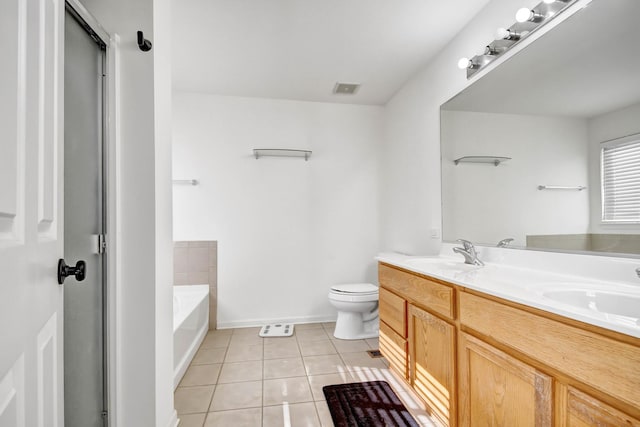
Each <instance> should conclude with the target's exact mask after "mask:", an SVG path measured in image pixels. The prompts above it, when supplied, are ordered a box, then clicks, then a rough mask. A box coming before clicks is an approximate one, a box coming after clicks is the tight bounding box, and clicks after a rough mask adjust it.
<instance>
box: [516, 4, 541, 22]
mask: <svg viewBox="0 0 640 427" xmlns="http://www.w3.org/2000/svg"><path fill="white" fill-rule="evenodd" d="M543 20H544V16H543V15H540V14H539V13H536V11H535V10H531V9H529V8H526V7H523V8H522V9H518V11H517V12H516V21H518V22H527V21H530V22H535V23H538V22H542V21H543Z"/></svg>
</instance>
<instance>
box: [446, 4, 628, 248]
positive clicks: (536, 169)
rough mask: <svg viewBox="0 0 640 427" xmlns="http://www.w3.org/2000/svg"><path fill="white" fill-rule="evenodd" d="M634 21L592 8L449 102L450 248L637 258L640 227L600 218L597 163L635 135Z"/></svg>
mask: <svg viewBox="0 0 640 427" xmlns="http://www.w3.org/2000/svg"><path fill="white" fill-rule="evenodd" d="M638 19H640V1H637V0H593V1H592V2H590V3H589V4H588V6H587V7H585V8H583V9H581V10H579V11H577V12H576V13H575V14H574V15H573V16H571V17H569V18H568V19H566V20H565V21H564V22H562V23H561V24H559V25H557V26H556V27H555V28H553V29H552V30H550V31H549V32H547V33H546V34H544V35H543V36H541V37H540V38H539V39H538V40H536V41H534V42H533V43H531V44H530V45H529V46H527V47H526V48H524V49H523V50H522V51H520V52H518V53H517V54H515V55H514V56H513V57H512V58H510V59H508V60H507V61H505V62H504V63H502V64H500V65H498V66H496V68H495V69H493V70H492V71H490V72H489V73H487V74H486V75H484V76H482V77H481V78H479V79H478V80H477V81H475V82H474V83H473V84H471V85H470V86H468V87H467V88H466V89H465V90H464V91H462V92H461V93H459V94H458V95H456V96H455V97H454V98H452V99H451V100H449V101H448V102H447V103H445V104H444V105H442V107H441V161H442V169H441V170H442V203H443V206H442V216H443V224H442V226H443V239H444V240H445V241H454V240H456V239H459V238H464V239H467V240H471V241H473V242H474V243H478V244H482V245H491V246H496V245H497V244H498V242H500V241H501V240H503V239H513V241H510V242H509V243H508V246H507V247H515V248H527V249H538V250H550V251H565V252H567V251H568V252H585V251H588V252H591V253H601V254H606V255H611V254H612V253H616V254H625V255H628V256H640V255H639V254H640V223H639V222H637V220H636V221H635V222H634V221H626V222H625V221H622V222H620V221H617V222H616V221H613V222H607V221H603V219H602V204H601V203H602V202H601V200H602V196H601V192H602V191H601V186H602V184H601V159H600V156H601V148H602V147H603V144H602V143H603V142H606V141H612V140H618V139H620V138H623V137H628V136H629V135H636V134H640V25H638V22H637V21H638ZM489 41H490V40H479V41H478V42H479V43H480V44H482V43H488V42H489ZM634 138H636V137H634V136H632V137H631V139H634ZM637 139H639V140H640V135H639V136H638V137H637ZM628 140H629V138H627V139H626V140H623V141H628ZM611 144H612V143H609V145H611ZM613 144H615V142H614V143H613ZM474 156H477V157H474ZM501 158H502V159H501ZM456 160H457V161H456ZM629 162H632V163H633V162H635V163H636V164H637V162H640V158H631V159H629ZM639 167H640V166H639ZM637 196H638V198H640V194H638V195H637ZM614 201H615V200H608V202H607V203H612V202H614Z"/></svg>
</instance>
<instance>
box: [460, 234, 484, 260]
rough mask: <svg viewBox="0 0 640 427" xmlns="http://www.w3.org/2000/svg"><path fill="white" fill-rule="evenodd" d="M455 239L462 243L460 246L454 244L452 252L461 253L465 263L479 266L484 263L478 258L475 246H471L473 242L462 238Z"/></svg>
mask: <svg viewBox="0 0 640 427" xmlns="http://www.w3.org/2000/svg"><path fill="white" fill-rule="evenodd" d="M457 241H458V242H460V243H462V247H458V246H456V247H455V248H453V252H455V253H457V254H460V255H462V256H463V257H464V262H465V264H472V265H479V266H483V265H484V262H482V261H480V260H479V259H478V253H477V252H476V248H475V247H474V246H473V243H471V242H470V241H468V240H464V239H458V240H457Z"/></svg>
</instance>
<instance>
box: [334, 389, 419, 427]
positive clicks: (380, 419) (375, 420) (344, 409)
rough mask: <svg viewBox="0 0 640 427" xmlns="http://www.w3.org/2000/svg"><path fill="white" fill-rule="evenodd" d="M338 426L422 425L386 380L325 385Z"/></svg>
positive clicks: (417, 426)
mask: <svg viewBox="0 0 640 427" xmlns="http://www.w3.org/2000/svg"><path fill="white" fill-rule="evenodd" d="M322 391H323V392H324V396H325V397H326V398H327V404H328V405H329V411H330V412H331V418H332V419H333V423H334V424H335V427H419V425H418V423H416V421H415V420H414V419H413V417H412V416H411V414H409V411H408V410H407V408H405V406H404V405H403V404H402V402H401V401H400V399H398V396H396V394H395V393H394V392H393V390H391V387H390V386H389V384H388V383H387V382H386V381H367V382H363V383H350V384H336V385H327V386H324V387H322Z"/></svg>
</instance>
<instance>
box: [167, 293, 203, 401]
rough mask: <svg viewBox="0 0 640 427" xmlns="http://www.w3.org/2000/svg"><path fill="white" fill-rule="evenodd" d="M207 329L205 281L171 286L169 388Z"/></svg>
mask: <svg viewBox="0 0 640 427" xmlns="http://www.w3.org/2000/svg"><path fill="white" fill-rule="evenodd" d="M208 330H209V285H190V286H174V287H173V388H174V389H175V388H176V387H177V386H178V383H179V382H180V380H181V379H182V376H183V375H184V373H185V371H186V370H187V367H189V363H191V360H192V359H193V356H195V354H196V351H197V350H198V347H200V344H201V343H202V340H203V339H204V337H205V335H206V334H207V331H208Z"/></svg>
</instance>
